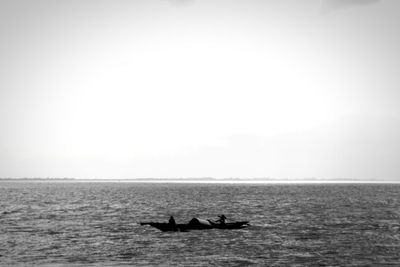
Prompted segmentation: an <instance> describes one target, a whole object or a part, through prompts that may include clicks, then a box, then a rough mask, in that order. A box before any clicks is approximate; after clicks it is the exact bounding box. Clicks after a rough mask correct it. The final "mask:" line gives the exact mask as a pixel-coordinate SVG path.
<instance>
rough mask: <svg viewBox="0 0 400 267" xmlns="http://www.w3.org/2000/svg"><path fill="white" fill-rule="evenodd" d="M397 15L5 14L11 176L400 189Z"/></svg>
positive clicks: (52, 10) (329, 4) (147, 6)
mask: <svg viewBox="0 0 400 267" xmlns="http://www.w3.org/2000/svg"><path fill="white" fill-rule="evenodd" d="M399 8H400V3H399V2H398V1H396V0H392V1H391V0H382V1H374V0H352V1H350V0H349V1H343V0H325V1H321V0H307V1H295V0H293V1H289V0H283V1H282V0H279V1H252V0H250V1H248V0H246V1H239V0H237V1H227V0H226V1H215V0H214V1H206V0H197V1H196V0H193V1H185V0H180V1H178V0H175V1H167V0H146V1H144V0H143V1H121V0H118V1H100V0H99V1H87V0H81V1H63V0H60V1H51V0H46V1H38V0H34V1H32V0H31V1H28V0H25V1H23V0H21V1H19V0H18V1H14V0H13V1H0V59H1V60H0V75H1V79H0V125H1V132H0V177H81V178H95V177H100V178H136V177H177V178H179V177H205V176H212V177H275V178H280V177H282V178H307V177H320V178H338V177H340V178H343V177H344V178H358V179H369V178H374V179H400V155H399V153H400V141H399V140H400V139H399V134H400V117H399V115H400V113H399V112H400V110H399V109H400V108H399V107H398V100H399V97H400V94H399V85H400V75H399V74H400V73H399V71H400V63H399V62H400V50H399V47H400V34H399V30H398V29H399V25H400V16H399V15H400V9H399Z"/></svg>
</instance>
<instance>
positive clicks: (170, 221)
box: [168, 216, 176, 227]
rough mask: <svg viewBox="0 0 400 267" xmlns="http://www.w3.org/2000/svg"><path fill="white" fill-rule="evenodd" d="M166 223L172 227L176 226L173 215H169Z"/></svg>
mask: <svg viewBox="0 0 400 267" xmlns="http://www.w3.org/2000/svg"><path fill="white" fill-rule="evenodd" d="M168 223H169V225H171V226H173V227H175V226H176V222H175V219H174V216H171V217H169V220H168Z"/></svg>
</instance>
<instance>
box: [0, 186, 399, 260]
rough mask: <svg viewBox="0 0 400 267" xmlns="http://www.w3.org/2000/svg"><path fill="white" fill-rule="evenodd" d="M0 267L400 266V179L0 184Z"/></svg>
mask: <svg viewBox="0 0 400 267" xmlns="http://www.w3.org/2000/svg"><path fill="white" fill-rule="evenodd" d="M221 214H224V215H225V216H226V217H227V218H228V220H232V221H243V220H248V221H250V226H249V227H247V228H244V229H238V230H222V229H212V230H194V231H189V232H161V231H159V230H157V229H156V228H152V227H151V226H148V225H147V226H141V225H140V224H139V222H144V221H154V222H167V221H168V219H169V216H171V215H173V216H174V218H175V220H176V222H177V223H185V222H188V221H189V220H190V219H192V218H193V217H196V218H204V219H217V216H218V215H221ZM0 266H400V184H196V183H191V184H185V183H129V182H122V183H118V182H115V183H111V182H107V183H105V182H74V181H64V182H59V181H54V182H49V181H42V182H29V181H19V182H12V181H2V182H0Z"/></svg>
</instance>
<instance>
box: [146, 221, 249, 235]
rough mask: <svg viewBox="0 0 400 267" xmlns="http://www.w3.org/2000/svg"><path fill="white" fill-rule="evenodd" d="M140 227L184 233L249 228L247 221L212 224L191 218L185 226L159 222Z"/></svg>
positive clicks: (211, 222)
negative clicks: (148, 226)
mask: <svg viewBox="0 0 400 267" xmlns="http://www.w3.org/2000/svg"><path fill="white" fill-rule="evenodd" d="M140 225H150V226H152V227H154V228H157V229H158V230H160V231H163V232H172V231H173V232H186V231H190V230H208V229H230V230H232V229H241V228H244V227H247V226H249V222H248V221H239V222H225V223H220V222H214V221H212V220H204V219H200V218H193V219H191V220H190V221H189V223H186V224H179V223H178V224H172V223H160V222H141V223H140Z"/></svg>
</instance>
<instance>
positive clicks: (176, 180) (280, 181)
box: [0, 178, 400, 184]
mask: <svg viewBox="0 0 400 267" xmlns="http://www.w3.org/2000/svg"><path fill="white" fill-rule="evenodd" d="M0 182H78V183H80V182H95V183H156V184H160V183H175V184H179V183H180V184H400V181H396V180H382V181H379V180H361V179H360V180H350V179H261V178H259V179H257V178H255V179H252V178H248V179H246V178H137V179H110V178H108V179H100V178H92V179H82V178H0Z"/></svg>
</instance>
